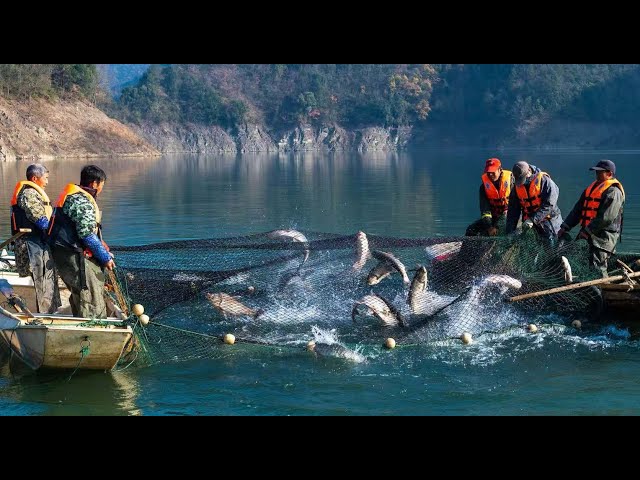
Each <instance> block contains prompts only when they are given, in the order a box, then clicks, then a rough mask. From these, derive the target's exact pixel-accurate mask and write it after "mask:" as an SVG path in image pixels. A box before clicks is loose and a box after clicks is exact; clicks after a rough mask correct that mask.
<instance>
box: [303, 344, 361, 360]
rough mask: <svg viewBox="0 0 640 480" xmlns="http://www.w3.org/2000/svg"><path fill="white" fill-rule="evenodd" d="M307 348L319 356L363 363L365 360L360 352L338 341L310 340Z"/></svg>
mask: <svg viewBox="0 0 640 480" xmlns="http://www.w3.org/2000/svg"><path fill="white" fill-rule="evenodd" d="M307 350H309V351H310V352H313V353H315V354H316V355H317V356H321V357H335V358H344V359H346V360H351V361H352V362H356V363H364V362H366V361H367V359H366V358H365V357H364V356H363V355H362V354H360V353H358V352H356V351H355V350H351V349H349V348H347V347H345V346H343V345H340V344H339V343H321V342H316V341H314V340H312V341H310V342H309V343H308V344H307Z"/></svg>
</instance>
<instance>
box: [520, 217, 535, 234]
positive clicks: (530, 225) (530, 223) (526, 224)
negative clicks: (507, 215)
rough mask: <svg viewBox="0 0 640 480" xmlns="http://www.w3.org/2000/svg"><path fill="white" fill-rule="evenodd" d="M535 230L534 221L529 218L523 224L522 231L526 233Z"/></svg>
mask: <svg viewBox="0 0 640 480" xmlns="http://www.w3.org/2000/svg"><path fill="white" fill-rule="evenodd" d="M531 228H533V221H532V220H531V219H530V218H529V219H527V220H525V221H524V222H522V231H523V232H526V231H527V230H529V229H531Z"/></svg>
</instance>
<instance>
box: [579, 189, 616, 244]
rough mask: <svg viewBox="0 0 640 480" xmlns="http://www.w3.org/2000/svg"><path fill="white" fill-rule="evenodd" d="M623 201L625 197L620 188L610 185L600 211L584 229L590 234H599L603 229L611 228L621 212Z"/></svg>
mask: <svg viewBox="0 0 640 480" xmlns="http://www.w3.org/2000/svg"><path fill="white" fill-rule="evenodd" d="M623 202H624V199H623V196H622V192H621V191H620V189H619V188H618V187H615V186H612V187H609V188H608V189H607V191H606V192H604V194H603V195H602V201H601V202H600V208H599V209H598V213H597V214H596V216H595V218H594V219H593V220H591V223H589V225H588V226H587V227H586V228H585V229H584V230H585V231H586V232H587V233H588V234H589V235H596V236H599V235H600V234H601V233H602V231H603V230H607V229H609V228H611V225H612V224H613V222H614V221H615V219H616V218H617V217H618V215H619V214H620V210H621V209H622V204H623Z"/></svg>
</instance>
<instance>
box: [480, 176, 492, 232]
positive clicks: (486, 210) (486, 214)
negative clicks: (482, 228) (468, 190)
mask: <svg viewBox="0 0 640 480" xmlns="http://www.w3.org/2000/svg"><path fill="white" fill-rule="evenodd" d="M478 195H479V200H480V218H481V219H482V221H483V222H484V223H485V224H486V225H487V227H488V226H489V225H491V204H490V203H489V199H488V198H487V192H486V190H485V189H484V185H483V184H480V191H479V194H478Z"/></svg>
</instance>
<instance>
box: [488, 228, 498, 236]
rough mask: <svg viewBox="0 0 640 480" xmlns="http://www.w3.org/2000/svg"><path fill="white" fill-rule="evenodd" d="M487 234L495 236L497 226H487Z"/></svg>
mask: <svg viewBox="0 0 640 480" xmlns="http://www.w3.org/2000/svg"><path fill="white" fill-rule="evenodd" d="M487 235H489V236H490V237H495V236H496V235H498V228H497V227H489V228H488V229H487Z"/></svg>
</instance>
